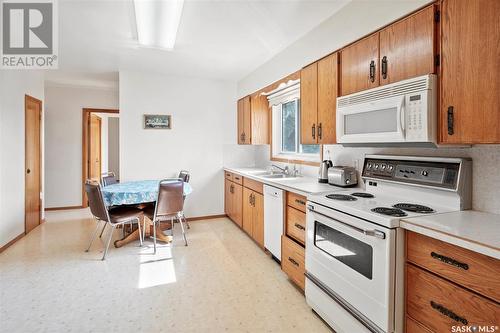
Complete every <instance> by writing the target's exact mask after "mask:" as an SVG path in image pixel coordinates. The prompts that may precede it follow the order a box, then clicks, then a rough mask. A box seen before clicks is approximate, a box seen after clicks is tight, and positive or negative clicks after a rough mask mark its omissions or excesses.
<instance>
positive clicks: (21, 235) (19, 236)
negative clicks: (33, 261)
mask: <svg viewBox="0 0 500 333" xmlns="http://www.w3.org/2000/svg"><path fill="white" fill-rule="evenodd" d="M25 235H26V234H25V233H24V232H23V233H22V234H20V235H18V236H17V237H16V238H14V239H13V240H11V241H10V242H8V243H7V244H5V245H4V246H2V247H1V248H0V253H2V252H3V251H5V250H7V248H8V247H9V246H11V245H12V244H14V243H15V242H17V241H18V240H20V239H21V238H23V237H24V236H25Z"/></svg>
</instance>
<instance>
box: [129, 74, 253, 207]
mask: <svg viewBox="0 0 500 333" xmlns="http://www.w3.org/2000/svg"><path fill="white" fill-rule="evenodd" d="M147 113H150V114H170V115H172V129H171V130H152V129H149V130H145V129H143V115H144V114H147ZM236 123H237V122H236V84H235V83H234V82H224V81H214V80H206V79H197V78H185V77H173V76H162V75H158V74H156V73H138V72H120V169H121V170H120V175H121V180H122V181H127V180H138V179H160V178H162V177H172V176H177V174H178V172H179V170H181V169H187V170H189V171H190V172H191V185H192V187H193V189H194V191H193V193H192V195H190V196H189V198H188V199H187V200H186V207H185V210H186V215H187V216H205V215H215V214H222V213H223V212H224V207H223V206H224V201H223V192H224V191H223V186H224V185H223V172H222V167H223V165H224V153H225V152H226V153H228V154H231V157H228V159H231V160H238V158H236V157H235V156H236V155H238V154H241V155H240V156H247V159H248V160H250V161H252V162H253V148H250V149H246V147H238V146H237V145H236V144H235V143H236V142H235V141H236V137H237V136H236ZM245 152H250V154H246V155H245Z"/></svg>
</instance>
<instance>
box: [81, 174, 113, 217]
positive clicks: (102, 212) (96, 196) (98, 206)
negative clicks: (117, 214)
mask: <svg viewBox="0 0 500 333" xmlns="http://www.w3.org/2000/svg"><path fill="white" fill-rule="evenodd" d="M85 192H86V193H87V198H88V199H89V207H90V211H91V212H92V215H94V216H95V217H96V218H98V219H100V220H102V221H107V222H109V215H108V210H107V208H106V205H105V204H104V198H103V197H102V192H101V186H100V185H99V183H98V182H95V181H92V180H87V181H86V182H85Z"/></svg>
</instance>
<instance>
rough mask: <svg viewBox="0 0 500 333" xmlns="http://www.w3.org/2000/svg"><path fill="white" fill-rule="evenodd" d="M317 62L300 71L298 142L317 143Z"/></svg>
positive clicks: (304, 143) (305, 143)
mask: <svg viewBox="0 0 500 333" xmlns="http://www.w3.org/2000/svg"><path fill="white" fill-rule="evenodd" d="M317 120H318V63H316V62H315V63H314V64H311V65H309V66H307V67H304V68H302V70H301V71H300V142H301V143H302V144H303V145H308V144H316V143H318V136H317V133H318V129H317V126H318V125H317Z"/></svg>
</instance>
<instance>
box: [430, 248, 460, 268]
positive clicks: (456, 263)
mask: <svg viewBox="0 0 500 333" xmlns="http://www.w3.org/2000/svg"><path fill="white" fill-rule="evenodd" d="M431 257H433V258H434V259H436V260H439V261H442V262H444V263H445V264H448V265H451V266H455V267H458V268H461V269H463V270H465V271H466V270H468V269H469V265H467V264H466V263H463V262H460V261H458V260H455V259H453V258H450V257H447V256H443V255H442V254H439V253H436V252H434V251H433V252H431Z"/></svg>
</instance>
